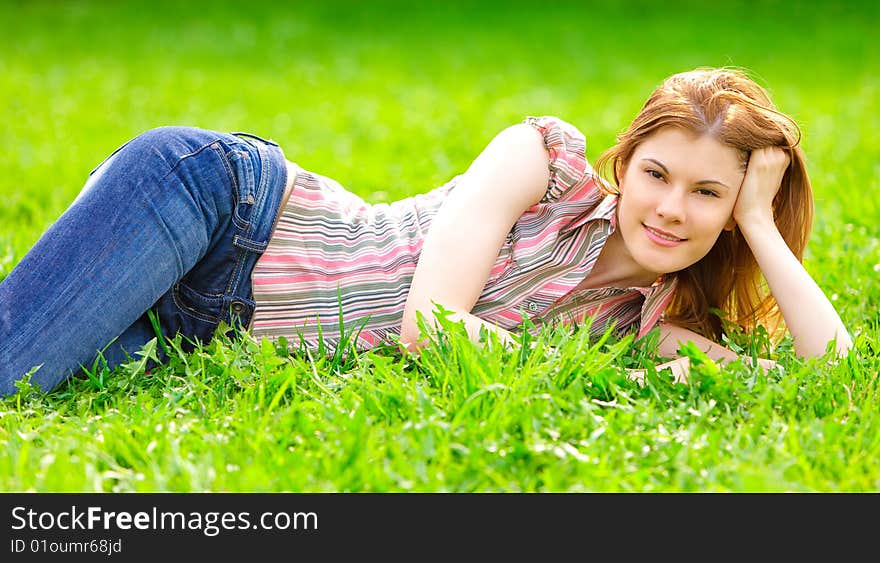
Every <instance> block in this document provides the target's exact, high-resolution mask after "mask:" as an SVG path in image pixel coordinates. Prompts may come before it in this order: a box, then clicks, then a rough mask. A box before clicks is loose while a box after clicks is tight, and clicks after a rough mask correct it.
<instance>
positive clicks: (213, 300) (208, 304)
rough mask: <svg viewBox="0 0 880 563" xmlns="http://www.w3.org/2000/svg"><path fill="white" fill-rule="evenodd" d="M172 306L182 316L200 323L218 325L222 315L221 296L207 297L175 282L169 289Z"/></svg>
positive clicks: (181, 283)
mask: <svg viewBox="0 0 880 563" xmlns="http://www.w3.org/2000/svg"><path fill="white" fill-rule="evenodd" d="M171 291H172V296H173V298H174V304H175V305H176V306H177V308H178V309H179V310H180V311H181V312H182V313H184V314H186V315H189V316H190V317H193V318H195V319H198V320H200V321H204V322H208V323H218V322H220V319H221V318H222V314H223V295H209V294H206V293H202V292H200V291H197V290H195V289H193V288H192V287H190V286H189V285H187V284H185V283H183V282H177V283H176V284H174V287H172V289H171Z"/></svg>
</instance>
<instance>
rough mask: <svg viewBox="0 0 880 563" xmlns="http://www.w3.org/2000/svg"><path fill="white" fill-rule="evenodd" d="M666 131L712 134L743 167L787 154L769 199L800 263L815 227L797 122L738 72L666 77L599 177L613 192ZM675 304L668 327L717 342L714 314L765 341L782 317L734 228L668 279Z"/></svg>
mask: <svg viewBox="0 0 880 563" xmlns="http://www.w3.org/2000/svg"><path fill="white" fill-rule="evenodd" d="M667 126H674V127H679V128H681V129H684V130H686V131H690V132H693V133H695V134H698V135H711V136H712V137H713V138H715V139H717V140H718V141H719V142H721V143H723V144H726V145H728V146H731V147H733V148H735V149H737V150H738V151H739V152H740V154H741V155H742V158H743V164H744V165H745V163H746V162H747V161H748V156H749V154H751V151H753V150H755V149H758V148H761V147H766V146H777V147H782V148H784V149H786V150H787V152H788V153H789V155H790V156H791V164H790V165H789V167H788V169H787V170H786V171H785V174H784V176H783V178H782V185H781V187H780V190H779V192H778V193H777V195H776V197H775V199H774V200H773V216H774V219H775V222H776V226H777V227H778V229H779V232H780V233H781V234H782V238H783V239H785V242H786V243H787V244H788V246H789V248H790V249H791V251H792V252H793V253H794V255H795V256H797V258H798V260H802V259H803V253H804V249H805V248H806V246H807V241H808V239H809V234H810V230H811V229H812V223H813V192H812V187H811V185H810V179H809V177H808V175H807V169H806V165H805V162H804V154H803V150H802V149H801V147H800V139H801V132H800V128H799V127H798V125H797V123H795V121H794V120H793V119H792V118H791V117H789V116H787V115H785V114H784V113H782V112H780V111H779V110H777V109H776V106H775V105H774V104H773V102H772V101H771V100H770V96H769V95H768V94H767V92H766V91H765V90H764V88H762V87H761V86H759V85H758V84H757V83H755V81H754V80H752V79H751V78H749V77H748V76H747V75H746V74H745V73H744V72H743V71H741V70H739V69H734V68H729V67H723V68H698V69H695V70H692V71H689V72H682V73H679V74H675V75H673V76H670V77H669V78H667V79H666V80H664V81H663V83H662V84H661V85H660V86H659V87H658V88H657V89H656V90H654V92H653V93H652V94H651V95H650V97H649V98H648V100H647V101H646V102H645V104H644V106H643V107H642V109H641V111H640V112H639V114H638V115H637V116H636V118H635V119H634V120H633V121H632V123H631V124H630V125H629V127H628V128H627V129H626V130H625V131H623V132H622V133H621V134H619V135H618V136H617V143H616V144H615V145H614V146H613V147H611V148H610V149H608V150H607V151H605V152H604V153H603V154H602V155H601V156H600V157H599V158H598V159H597V160H596V162H595V170H596V172H597V174H599V175H600V176H605V177H608V176H607V175H606V174H604V172H606V171H607V169H608V168H610V171H611V177H612V178H613V179H614V185H610V184H609V183H608V182H601V181H600V182H599V184H600V185H603V186H605V189H606V190H607V191H608V192H610V193H619V191H618V186H619V185H620V178H622V177H623V173H624V171H625V170H626V167H627V166H628V165H629V161H630V158H631V157H632V154H633V152H634V151H635V149H636V147H637V146H638V145H639V144H640V143H641V142H642V141H644V140H645V139H646V138H647V137H648V136H650V135H651V134H653V133H654V132H656V131H658V130H659V129H661V128H663V127H667ZM672 275H674V276H676V277H677V290H676V294H675V297H674V298H673V300H672V302H671V303H670V305H669V307H668V308H667V310H666V320H667V322H671V323H674V324H677V325H680V326H683V327H686V328H689V329H691V330H693V331H695V332H697V333H699V334H702V335H704V336H706V337H707V338H711V339H713V340H715V341H716V342H720V341H721V336H722V334H723V333H724V323H723V322H722V319H721V318H720V317H719V315H718V314H717V313H716V312H715V311H713V310H716V309H717V310H720V311H722V312H723V313H724V315H725V316H726V317H727V320H728V321H729V322H733V323H735V324H737V325H739V326H740V327H741V328H743V329H744V330H747V331H749V330H752V329H754V328H755V327H756V326H757V325H759V324H760V325H762V326H764V327H765V328H766V329H767V330H768V332H770V334H771V335H774V336H776V337H778V336H780V335H781V334H782V330H783V329H784V325H783V322H782V315H781V314H780V312H779V308H778V306H777V304H776V301H775V300H774V299H773V296H772V295H771V294H770V292H769V290H768V288H767V285H766V282H765V281H764V278H763V276H762V275H761V270H760V268H759V267H758V263H757V262H756V260H755V257H754V255H753V254H752V251H751V249H750V248H749V245H748V244H747V243H746V241H745V238H743V236H742V233H740V231H739V229H734V230H733V231H722V233H721V235H720V236H719V237H718V240H717V242H716V243H715V245H714V246H713V247H712V249H711V250H710V251H709V253H708V254H707V255H706V256H705V257H703V258H702V259H701V260H699V261H698V262H696V263H695V264H693V265H691V266H689V267H687V268H685V269H684V270H680V271H678V272H675V273H673V274H672Z"/></svg>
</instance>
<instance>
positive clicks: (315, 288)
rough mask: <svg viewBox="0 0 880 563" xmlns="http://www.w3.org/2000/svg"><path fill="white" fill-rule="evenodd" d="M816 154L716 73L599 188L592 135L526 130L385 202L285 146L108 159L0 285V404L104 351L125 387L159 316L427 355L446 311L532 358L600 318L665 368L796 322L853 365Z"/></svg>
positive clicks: (627, 144)
mask: <svg viewBox="0 0 880 563" xmlns="http://www.w3.org/2000/svg"><path fill="white" fill-rule="evenodd" d="M799 141H800V132H799V129H798V127H797V125H796V124H795V123H794V121H793V120H792V119H791V118H789V117H787V116H786V115H784V114H782V113H780V112H778V111H777V110H776V109H775V107H774V105H773V103H772V102H771V101H770V99H769V98H768V96H767V93H766V92H765V91H764V90H763V89H762V88H761V87H760V86H758V85H757V84H756V83H755V82H753V81H752V80H751V79H749V78H748V77H747V76H746V75H745V74H744V73H742V72H740V71H736V70H730V69H697V70H694V71H691V72H684V73H680V74H677V75H674V76H671V77H670V78H668V79H667V80H665V81H664V82H663V83H662V84H661V85H660V86H659V87H658V88H657V89H656V90H655V92H654V93H653V94H651V96H650V97H649V99H648V101H647V102H646V103H645V105H644V107H643V108H642V110H641V112H640V113H639V114H638V116H636V118H635V120H634V121H633V122H632V123H631V124H630V126H629V127H628V128H627V129H626V131H624V132H623V133H622V134H621V135H619V137H618V142H617V144H616V145H615V146H613V147H612V148H610V149H609V150H608V151H606V152H605V153H604V154H603V155H602V156H601V157H600V158H599V160H598V162H597V163H596V167H595V169H596V171H594V169H593V168H592V167H591V166H590V165H589V164H588V163H587V160H586V158H585V154H584V151H585V141H584V136H583V135H582V134H581V133H580V132H579V131H578V130H577V129H576V128H575V127H573V126H572V125H570V124H568V123H566V122H565V121H563V120H561V119H558V118H555V117H550V116H544V117H528V118H526V119H525V120H524V122H523V123H520V124H517V125H513V126H511V127H508V128H506V129H504V130H503V131H501V132H500V133H499V134H498V135H497V136H496V137H495V138H494V139H493V140H492V141H491V142H490V143H489V145H488V146H487V147H486V149H485V150H484V151H483V152H482V153H481V154H480V155H479V157H478V158H477V159H476V160H475V161H474V162H473V163H472V164H471V166H470V167H469V168H468V170H467V171H466V172H465V173H464V174H462V175H459V176H456V177H455V178H453V179H452V180H450V181H449V182H447V183H446V184H445V185H443V186H440V187H438V188H436V189H434V190H433V191H430V192H429V193H427V194H422V195H416V196H413V197H410V198H407V199H404V200H402V201H398V202H395V203H392V204H374V205H369V204H367V203H365V202H364V201H363V200H362V199H361V198H359V197H357V196H355V195H354V194H352V193H350V192H348V191H346V190H345V189H344V188H343V187H342V186H341V185H339V183H337V182H336V181H334V180H332V179H330V178H328V177H325V176H321V175H319V174H316V173H313V172H309V171H306V170H303V169H302V168H300V167H299V166H297V165H296V164H295V163H293V162H290V161H288V160H286V158H285V157H284V154H283V153H282V151H281V149H280V148H279V147H278V145H277V144H275V143H273V142H272V141H266V140H263V139H260V138H259V137H255V136H253V135H248V134H226V133H220V132H216V131H208V130H204V129H197V128H192V127H162V128H158V129H154V130H151V131H148V132H146V133H144V134H142V135H139V136H137V137H135V138H134V139H132V140H131V141H129V142H128V143H126V144H125V145H123V146H122V147H120V148H119V149H117V151H116V152H114V153H113V154H112V155H110V156H109V157H108V158H107V159H106V160H105V161H104V162H103V163H101V165H100V166H98V167H97V168H96V169H95V170H94V171H93V172H92V173H91V174H90V176H89V180H88V182H87V183H86V185H85V187H84V188H83V190H82V192H81V193H80V194H79V196H78V197H77V198H76V200H74V202H73V203H72V204H71V206H70V207H69V208H68V209H67V211H65V212H64V214H62V216H61V217H60V218H59V219H58V220H57V221H56V222H55V223H54V224H53V225H52V226H51V227H50V228H49V229H48V231H47V232H46V233H45V234H44V235H43V236H42V237H41V238H40V240H39V241H37V243H36V245H35V246H34V247H33V248H32V249H31V250H30V251H29V252H28V253H27V254H26V255H25V256H24V258H23V259H22V260H21V262H20V263H19V264H18V265H17V266H16V267H15V269H14V270H13V271H12V272H11V273H10V274H9V276H8V277H7V278H6V279H5V280H4V281H3V282H2V283H0V392H2V393H3V394H6V395H8V394H12V393H15V391H16V386H15V382H16V381H18V380H19V379H21V378H22V376H23V375H25V374H27V373H28V372H32V377H31V382H32V383H37V384H39V385H40V386H41V388H42V389H43V390H49V389H52V388H54V387H56V386H57V385H58V384H59V383H60V382H62V381H63V380H65V379H66V378H67V377H69V376H71V375H72V374H75V373H77V370H79V368H81V367H82V366H83V365H90V364H92V363H93V361H94V359H95V358H96V355H97V354H98V353H99V350H101V349H102V348H103V351H102V352H101V353H102V355H103V358H104V359H105V360H106V362H107V366H108V367H109V368H112V367H114V366H116V365H118V364H120V363H122V362H124V361H126V360H127V359H128V358H129V357H133V356H134V353H135V352H137V351H138V350H140V349H141V347H142V346H143V345H144V344H145V343H146V342H148V341H149V340H150V339H151V338H153V337H155V336H156V328H155V327H154V326H153V324H152V323H151V319H150V316H151V315H150V313H151V312H152V313H154V316H158V319H159V320H160V324H161V331H162V332H163V333H164V335H165V336H166V337H172V336H173V335H174V334H176V333H178V332H179V333H180V334H182V335H183V336H185V337H187V339H188V340H191V341H192V343H195V342H198V341H201V342H207V341H209V340H210V339H211V338H212V336H213V334H214V332H215V330H216V329H217V328H218V326H220V323H221V321H222V322H224V323H226V324H227V325H229V326H233V327H236V326H237V327H241V328H244V327H247V330H248V331H249V332H250V333H251V334H252V335H253V336H255V337H263V336H265V337H269V338H271V339H278V338H279V337H285V338H287V339H288V340H289V341H291V342H293V343H299V344H300V345H305V346H306V347H308V348H313V349H318V348H319V345H320V343H321V342H323V345H324V350H326V351H331V352H332V351H334V349H335V347H336V346H338V345H343V343H344V342H345V339H346V334H343V331H345V332H346V333H357V336H356V338H355V342H354V344H355V346H356V348H357V349H358V350H364V349H368V348H371V347H374V346H377V345H380V344H389V343H391V344H395V345H397V346H400V348H401V351H403V352H414V353H415V352H417V351H418V350H419V349H420V348H421V347H423V346H424V345H425V344H426V343H427V342H428V340H427V339H426V338H424V336H425V335H424V334H423V333H422V332H420V330H419V323H418V322H417V318H418V317H419V316H420V315H424V317H425V318H426V319H432V321H433V322H435V323H436V322H437V319H436V318H435V317H434V309H435V306H436V305H442V307H443V308H445V309H447V310H449V311H451V312H452V317H451V318H452V319H453V320H456V321H462V322H463V323H464V325H465V328H466V329H467V332H468V334H469V335H470V337H471V338H472V339H473V340H474V341H478V340H479V338H480V329H481V328H482V327H485V328H486V329H488V330H490V331H494V332H495V333H497V334H498V335H499V337H500V338H501V339H502V341H504V342H508V343H514V342H515V340H514V337H513V335H512V331H515V330H517V329H520V328H522V327H523V326H524V325H525V323H523V316H524V315H525V316H527V317H528V319H530V320H531V323H532V324H533V325H534V330H540V329H541V327H542V326H543V325H546V324H548V323H557V322H561V323H578V322H581V321H582V320H584V319H586V318H588V317H589V318H592V323H591V325H590V327H591V331H594V332H596V333H600V334H601V333H603V332H605V330H606V328H607V327H609V326H614V327H615V330H617V331H618V332H619V333H621V334H623V333H626V332H634V333H636V335H637V336H638V337H642V336H644V335H645V334H646V333H648V332H649V331H651V329H653V328H655V327H657V326H659V332H660V348H659V352H660V353H661V354H662V355H664V356H667V357H674V356H676V355H677V352H678V350H679V346H680V343H683V342H687V341H691V342H693V343H695V344H696V345H698V346H699V347H700V348H701V349H703V350H704V351H705V352H706V353H707V354H708V355H709V356H710V357H712V358H714V359H716V360H728V359H734V358H736V357H737V356H736V354H735V353H734V352H733V351H731V350H730V349H728V348H725V347H724V346H722V345H721V344H720V342H722V334H723V331H724V328H725V325H724V324H723V323H722V319H721V318H720V317H719V316H718V315H717V314H716V312H715V311H717V310H720V311H722V312H723V313H724V315H725V316H726V317H727V319H726V320H727V321H728V322H732V323H734V324H735V325H736V326H739V327H742V328H743V329H745V330H750V329H754V328H755V327H756V326H758V325H759V324H760V325H762V326H765V327H769V328H770V330H771V332H773V331H774V330H775V329H776V328H778V327H780V326H783V325H782V323H780V321H781V320H784V326H785V327H787V328H788V330H789V331H790V333H791V336H792V339H793V342H794V347H795V352H796V353H797V354H798V355H799V356H802V357H812V356H821V355H823V354H824V353H825V352H826V351H827V347H828V345H829V343H832V342H834V346H835V349H836V351H837V352H838V353H845V352H846V351H847V350H848V349H849V348H850V346H851V340H850V337H849V335H848V333H847V330H846V328H845V327H844V325H843V323H842V322H841V320H840V318H839V316H838V314H837V312H836V311H835V310H834V308H833V306H832V305H831V303H830V302H829V301H828V299H827V298H826V297H825V295H824V294H823V292H822V291H821V290H820V289H819V288H818V287H817V286H816V284H815V282H814V281H813V280H812V278H811V277H810V275H809V274H808V273H807V272H806V271H805V270H804V268H803V266H802V265H801V258H802V256H803V252H804V248H805V246H806V243H807V238H808V235H809V231H810V228H811V223H812V207H813V201H812V192H811V187H810V181H809V178H808V176H807V171H806V167H805V164H804V155H803V151H802V149H801V147H800V146H799ZM606 170H607V171H608V172H609V173H610V177H611V178H613V181H614V182H613V185H612V184H611V183H609V182H607V181H605V180H602V179H601V178H600V175H599V174H601V173H603V172H605V171H606ZM597 171H598V173H597ZM762 277H763V278H764V279H765V280H766V285H764V284H763V282H762ZM766 287H769V293H768V292H767V291H766V289H765V288H766ZM340 314H341V315H342V318H343V321H344V322H343V326H342V327H341V326H340V323H339V316H340ZM780 317H781V318H780ZM434 326H436V325H434ZM529 330H533V329H532V328H530V329H529ZM108 343H109V344H108ZM187 345H188V347H187V348H186V349H187V350H188V351H189V350H192V349H193V348H194V346H193V345H192V344H191V343H189V342H188V343H187ZM160 359H162V360H164V359H166V358H165V357H162V358H160ZM38 365H40V367H39V369H37V370H36V371H33V370H32V368H34V367H35V366H38ZM668 365H669V367H672V368H673V372H674V373H676V374H677V375H679V376H684V375H686V372H687V364H686V363H685V362H680V361H675V360H674V361H673V362H670V363H669V364H668ZM636 375H637V374H636Z"/></svg>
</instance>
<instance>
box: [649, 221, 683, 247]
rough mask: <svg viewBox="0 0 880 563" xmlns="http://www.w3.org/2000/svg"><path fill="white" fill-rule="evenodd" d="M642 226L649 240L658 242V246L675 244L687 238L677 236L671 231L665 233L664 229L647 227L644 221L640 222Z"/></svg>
mask: <svg viewBox="0 0 880 563" xmlns="http://www.w3.org/2000/svg"><path fill="white" fill-rule="evenodd" d="M642 228H644V229H645V233H646V234H647V235H648V238H649V239H651V241H653V242H655V243H657V244H659V245H660V246H677V245H679V244H681V243H683V242H684V241H686V240H687V239H683V238H679V237H677V236H675V235H673V234H672V233H667V232H666V231H661V230H660V229H656V228H654V227H649V226H648V225H645V224H644V223H642Z"/></svg>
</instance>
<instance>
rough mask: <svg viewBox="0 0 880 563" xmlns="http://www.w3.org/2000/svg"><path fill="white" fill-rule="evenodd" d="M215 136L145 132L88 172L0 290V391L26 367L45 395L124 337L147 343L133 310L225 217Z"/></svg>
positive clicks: (180, 271) (221, 158)
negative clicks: (78, 189)
mask: <svg viewBox="0 0 880 563" xmlns="http://www.w3.org/2000/svg"><path fill="white" fill-rule="evenodd" d="M221 135H222V134H221ZM217 139H218V134H217V133H216V132H211V131H205V130H201V129H195V128H187V127H163V128H159V129H154V130H151V131H148V132H146V133H144V134H142V135H140V136H138V137H136V138H134V139H132V140H131V141H130V142H128V143H127V144H125V145H124V146H123V147H121V148H120V149H119V150H118V151H117V152H116V153H114V154H113V155H111V157H110V158H109V159H108V160H106V161H105V162H104V163H102V165H101V166H99V167H98V168H97V169H96V170H95V171H94V172H93V173H92V174H91V176H90V178H89V181H88V182H87V183H86V186H85V187H84V188H83V191H82V192H81V194H80V195H79V196H78V197H77V198H76V200H75V201H74V202H73V203H72V204H71V206H70V207H69V208H68V209H67V210H66V211H65V212H64V214H63V215H62V216H61V217H60V218H59V219H58V220H57V221H56V222H55V223H54V224H53V225H52V226H51V227H50V228H49V229H48V230H47V231H46V233H45V234H44V235H43V236H42V237H41V238H40V239H39V240H38V241H37V243H36V244H35V245H34V247H33V248H32V249H31V250H30V251H29V252H28V253H27V254H26V255H25V256H24V257H23V258H22V260H21V261H20V263H19V264H18V265H17V266H16V267H15V268H14V269H13V270H12V272H11V273H10V274H9V276H8V277H7V278H6V279H5V280H3V282H2V283H0V394H3V395H8V394H12V393H14V392H15V391H16V388H15V385H14V382H15V381H17V380H19V379H20V378H21V377H22V375H24V374H25V373H27V372H28V371H29V370H30V369H31V368H33V367H34V366H37V365H41V367H40V368H39V369H38V370H37V371H36V373H35V374H34V375H33V377H32V379H31V381H32V382H36V383H38V384H39V385H40V386H41V388H42V389H43V390H50V389H52V388H54V387H56V386H57V385H58V384H59V383H60V382H61V381H63V380H64V379H65V378H67V377H69V376H70V375H71V374H73V373H76V372H77V371H79V368H80V366H86V367H90V366H91V364H92V362H93V361H94V359H95V357H96V353H97V351H98V350H101V349H102V348H104V347H105V346H106V345H107V344H108V343H109V342H110V341H111V340H112V339H113V338H115V337H117V336H119V335H120V334H123V333H124V332H125V333H126V339H127V341H128V342H127V345H128V346H137V344H138V342H137V341H138V340H140V339H141V338H143V337H148V338H147V339H149V337H152V334H149V333H148V334H143V333H144V332H145V331H144V330H142V328H143V327H144V325H143V323H142V318H143V315H144V313H145V311H147V310H148V309H149V308H150V307H151V306H152V305H153V304H154V303H156V302H157V301H158V300H159V299H160V298H161V297H162V296H163V295H166V294H167V293H168V292H169V290H170V289H171V288H172V286H174V285H175V284H176V282H177V281H178V280H180V279H181V278H183V277H184V276H185V275H186V274H187V272H189V271H190V270H191V269H192V268H193V266H194V265H196V264H197V263H198V262H199V261H200V259H201V258H202V257H203V256H204V255H205V254H206V253H207V252H208V251H209V249H210V248H211V247H212V246H213V244H215V243H216V242H217V239H219V237H220V233H221V231H222V228H221V227H222V226H223V225H224V224H226V223H228V221H229V217H230V215H231V213H232V198H230V197H229V194H230V193H231V192H232V191H233V190H234V187H233V185H232V183H233V182H234V179H233V177H232V175H231V174H230V165H229V161H228V159H227V157H226V153H227V152H228V150H229V149H228V147H227V146H226V145H224V144H223V143H222V142H221V143H218V142H217ZM224 192H225V194H226V197H225V198H224V197H223V196H222V194H223V193H224ZM139 320H140V321H141V322H140V323H139ZM138 326H140V327H141V328H137V327H138ZM126 329H130V330H129V331H126ZM132 331H134V332H132ZM144 342H146V340H144ZM135 351H136V350H131V349H129V350H128V352H129V353H130V354H133V353H134V352H135ZM112 356H113V357H112V360H113V363H111V367H113V364H114V363H118V362H120V361H122V360H123V359H124V357H123V356H124V355H123V353H122V352H121V350H120V349H119V347H116V348H114V349H113V352H112Z"/></svg>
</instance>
